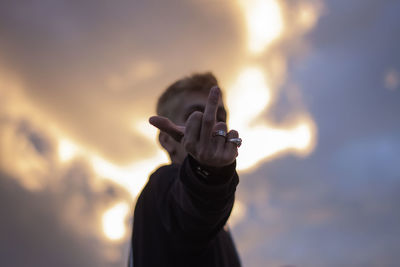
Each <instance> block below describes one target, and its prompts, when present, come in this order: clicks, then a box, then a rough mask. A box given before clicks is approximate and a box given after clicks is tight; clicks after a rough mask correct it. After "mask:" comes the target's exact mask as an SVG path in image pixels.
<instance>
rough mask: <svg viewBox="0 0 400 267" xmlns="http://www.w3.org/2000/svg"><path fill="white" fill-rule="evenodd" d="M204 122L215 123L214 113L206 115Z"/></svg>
mask: <svg viewBox="0 0 400 267" xmlns="http://www.w3.org/2000/svg"><path fill="white" fill-rule="evenodd" d="M203 123H204V124H206V125H213V124H214V117H213V116H212V115H207V116H204V118H203Z"/></svg>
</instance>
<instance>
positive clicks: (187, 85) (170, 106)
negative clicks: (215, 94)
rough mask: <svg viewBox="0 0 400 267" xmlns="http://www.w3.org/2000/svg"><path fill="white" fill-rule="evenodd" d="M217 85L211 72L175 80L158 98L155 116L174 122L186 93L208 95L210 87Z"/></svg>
mask: <svg viewBox="0 0 400 267" xmlns="http://www.w3.org/2000/svg"><path fill="white" fill-rule="evenodd" d="M215 85H218V81H217V78H215V76H214V75H213V74H212V73H211V72H205V73H194V74H192V75H190V76H187V77H184V78H182V79H179V80H177V81H176V82H174V83H173V84H171V85H170V86H168V88H167V89H166V90H165V91H164V93H163V94H162V95H161V96H160V97H159V98H158V102H157V115H159V116H164V117H167V118H169V119H170V120H171V121H174V122H175V119H176V116H177V114H178V112H179V107H180V106H181V102H182V99H183V97H184V95H185V93H187V92H202V93H206V94H208V92H209V91H210V89H211V87H213V86H215Z"/></svg>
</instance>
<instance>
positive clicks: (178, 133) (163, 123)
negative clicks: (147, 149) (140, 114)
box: [149, 116, 185, 142]
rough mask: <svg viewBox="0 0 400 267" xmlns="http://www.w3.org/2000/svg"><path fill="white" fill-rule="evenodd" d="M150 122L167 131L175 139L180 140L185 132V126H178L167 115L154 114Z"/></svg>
mask: <svg viewBox="0 0 400 267" xmlns="http://www.w3.org/2000/svg"><path fill="white" fill-rule="evenodd" d="M149 122H150V124H152V125H153V126H155V127H157V128H158V129H159V130H160V131H163V132H165V133H167V134H168V135H169V136H171V137H172V138H173V139H175V141H177V142H180V141H181V140H182V137H183V135H184V132H185V127H184V126H178V125H176V124H175V123H173V122H172V121H170V120H169V119H168V118H166V117H162V116H152V117H150V119H149Z"/></svg>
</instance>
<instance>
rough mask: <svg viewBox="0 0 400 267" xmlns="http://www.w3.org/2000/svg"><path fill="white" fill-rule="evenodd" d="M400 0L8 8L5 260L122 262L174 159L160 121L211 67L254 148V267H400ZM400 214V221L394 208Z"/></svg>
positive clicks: (246, 221)
mask: <svg viewBox="0 0 400 267" xmlns="http://www.w3.org/2000/svg"><path fill="white" fill-rule="evenodd" d="M399 13H400V2H399V1H395V0H392V1H391V0H384V1H376V0H352V1H345V0H287V1H280V0H235V1H228V0H218V1H217V0H215V1H211V0H187V1H182V0H181V1H175V0H169V1H152V0H150V1H149V0H148V1H140V0H138V1H107V0H96V1H94V0H93V1H61V0H56V1H54V0H51V1H50V0H48V1H45V0H43V1H23V0H21V1H7V0H2V1H1V2H0V265H1V266H6V267H19V266H60V267H63V266H104V267H106V266H125V265H126V262H127V257H128V251H129V241H130V235H131V224H132V212H133V207H134V204H135V201H136V197H137V195H138V193H139V192H140V190H141V188H142V187H143V185H144V184H145V182H146V180H147V178H148V175H149V174H150V173H151V172H152V171H154V170H155V169H156V168H157V167H158V166H160V165H162V164H165V163H167V162H168V158H167V156H166V154H165V153H164V152H162V151H161V149H160V146H159V145H158V143H157V141H156V136H157V132H156V130H155V129H153V128H152V127H150V126H149V125H148V123H147V119H148V117H149V116H151V115H153V114H154V113H155V104H156V101H157V97H158V96H159V95H160V94H161V93H162V91H163V90H164V89H165V88H166V87H167V86H168V85H169V84H171V83H172V82H173V81H175V80H176V79H178V78H181V77H183V76H186V75H190V74H191V73H193V72H204V71H212V72H214V74H215V75H216V76H217V77H218V79H219V82H220V84H221V87H222V89H223V91H224V100H225V103H226V105H227V106H228V110H229V113H230V116H229V123H230V126H231V127H232V128H235V129H237V130H238V131H239V132H240V134H241V136H242V138H243V146H242V147H241V148H240V155H239V158H238V171H239V174H240V177H241V182H240V184H239V187H238V191H237V201H236V204H235V207H234V210H233V214H232V216H231V218H230V221H229V225H230V227H231V229H232V231H233V235H234V239H235V242H236V244H237V247H238V250H239V253H240V256H241V259H242V263H243V265H244V266H297V267H299V266H307V267H313V266H315V267H317V266H318V267H319V266H324V267H325V266H327V267H330V266H332V267H333V266H398V264H399V262H400V241H399V236H400V226H399V223H400V212H399V211H398V210H397V208H396V207H398V205H399V204H400V118H399V115H400V53H399V47H400V20H399V19H398V14H399ZM396 210H397V211H396Z"/></svg>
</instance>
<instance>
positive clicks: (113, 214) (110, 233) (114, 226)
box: [102, 202, 129, 240]
mask: <svg viewBox="0 0 400 267" xmlns="http://www.w3.org/2000/svg"><path fill="white" fill-rule="evenodd" d="M128 214H129V205H128V204H127V203H125V202H121V203H118V204H116V205H115V206H113V207H112V208H111V209H109V210H107V211H106V212H105V213H104V214H103V217H102V221H103V232H104V234H105V235H106V237H107V238H109V239H111V240H120V239H122V238H123V237H124V236H125V235H126V225H125V219H126V217H127V216H128Z"/></svg>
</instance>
